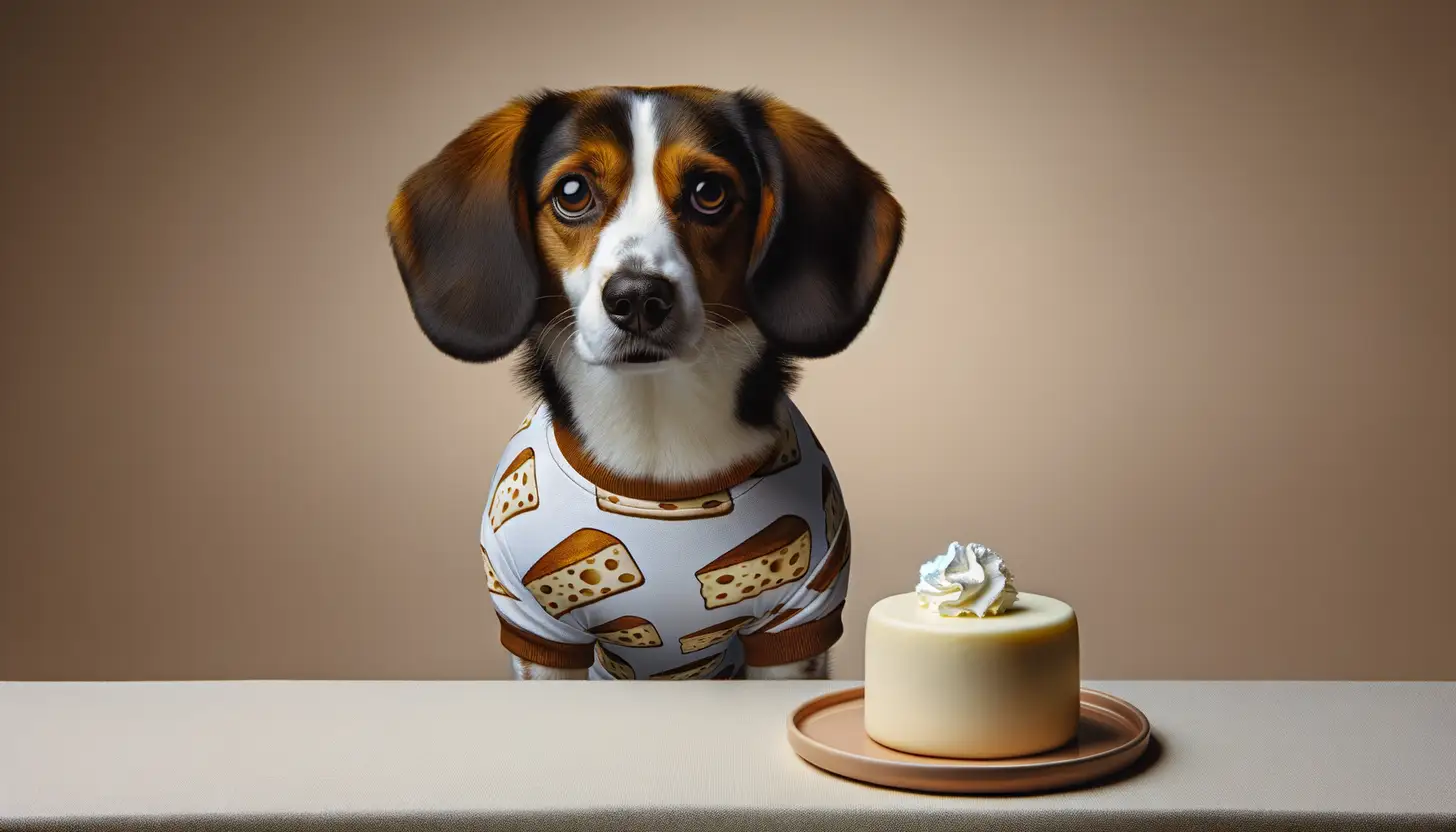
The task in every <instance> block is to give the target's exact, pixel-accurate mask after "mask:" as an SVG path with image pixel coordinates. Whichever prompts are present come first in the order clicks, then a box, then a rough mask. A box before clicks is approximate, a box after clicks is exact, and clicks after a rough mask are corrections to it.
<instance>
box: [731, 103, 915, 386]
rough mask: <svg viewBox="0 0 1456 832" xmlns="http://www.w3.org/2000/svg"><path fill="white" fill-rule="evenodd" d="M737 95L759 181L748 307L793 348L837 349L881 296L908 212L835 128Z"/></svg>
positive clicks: (773, 337) (813, 354)
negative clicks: (847, 145) (838, 134)
mask: <svg viewBox="0 0 1456 832" xmlns="http://www.w3.org/2000/svg"><path fill="white" fill-rule="evenodd" d="M737 98H738V102H739V106H740V107H741V108H742V113H743V117H744V122H745V126H746V127H747V129H748V132H749V138H750V143H751V144H752V147H753V151H754V155H755V156H756V157H757V160H758V166H759V174H760V178H761V179H762V182H763V189H762V190H763V193H762V194H761V195H759V199H758V200H757V202H758V204H759V207H758V211H759V216H758V226H757V228H756V231H755V234H754V250H753V256H752V259H751V261H750V266H749V272H748V278H747V296H748V312H749V315H750V316H751V317H752V318H753V320H754V323H756V324H757V325H758V328H759V330H760V331H761V332H762V333H763V335H764V337H765V338H767V339H768V341H769V342H770V343H771V344H774V345H775V346H777V347H778V348H779V349H781V350H783V351H785V352H787V353H790V354H793V355H798V356H803V357H806V358H818V357H823V356H828V355H833V354H834V353H837V352H839V351H840V350H842V349H844V348H845V347H847V346H849V344H850V342H851V341H853V340H854V339H855V337H856V336H857V335H859V333H860V330H862V329H864V326H865V324H866V323H867V322H868V321H869V317H870V313H871V312H873V311H874V308H875V304H876V302H878V301H879V298H880V291H881V290H882V289H883V288H884V285H885V279H886V278H887V277H889V274H890V267H891V266H892V265H893V264H894V261H895V255H896V253H897V252H898V251H899V248H900V238H901V235H902V234H903V229H904V222H905V219H904V212H903V211H902V210H901V209H900V205H899V203H898V202H896V201H895V198H894V197H893V196H891V195H890V191H889V189H888V188H887V187H886V186H885V183H884V180H883V179H881V178H880V176H879V174H877V173H876V172H875V171H873V170H871V169H870V168H869V167H868V166H867V165H865V164H864V163H863V162H861V161H860V160H859V159H858V158H857V157H856V156H855V155H854V154H853V153H852V152H850V150H849V148H847V147H845V145H844V142H842V141H841V140H840V139H839V137H838V136H836V135H834V133H833V132H831V131H830V130H829V128H827V127H825V126H824V125H823V124H821V123H820V122H818V121H817V120H815V119H813V118H811V117H809V116H807V115H805V114H803V113H801V112H799V111H798V110H795V109H794V108H792V107H789V106H788V105H786V104H784V103H782V102H780V101H778V100H777V99H774V98H772V97H771V96H767V95H764V94H762V93H758V92H753V91H745V92H741V93H738V94H737ZM751 201H752V200H751Z"/></svg>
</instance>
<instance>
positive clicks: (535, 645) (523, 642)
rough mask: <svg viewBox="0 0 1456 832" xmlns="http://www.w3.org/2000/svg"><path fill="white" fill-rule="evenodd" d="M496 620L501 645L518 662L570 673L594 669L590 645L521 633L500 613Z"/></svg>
mask: <svg viewBox="0 0 1456 832" xmlns="http://www.w3.org/2000/svg"><path fill="white" fill-rule="evenodd" d="M495 617H496V618H498V619H500V642H501V646H502V647H504V648H506V651H507V652H509V653H510V654H511V655H513V656H515V657H517V658H519V659H522V660H524V661H528V662H531V663H532V664H539V665H541V666H542V667H559V668H565V669H568V670H580V669H582V668H586V667H591V666H592V664H593V663H595V662H596V656H594V655H593V654H592V645H591V644H567V643H565V642H560V641H551V640H549V639H545V638H542V637H541V636H538V635H536V634H535V633H530V632H527V631H525V630H522V629H521V628H520V627H517V626H516V625H514V624H512V623H511V622H509V621H507V620H506V619H505V617H504V616H502V615H501V614H500V613H496V614H495Z"/></svg>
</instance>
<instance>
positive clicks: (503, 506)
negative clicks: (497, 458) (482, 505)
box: [490, 448, 541, 531]
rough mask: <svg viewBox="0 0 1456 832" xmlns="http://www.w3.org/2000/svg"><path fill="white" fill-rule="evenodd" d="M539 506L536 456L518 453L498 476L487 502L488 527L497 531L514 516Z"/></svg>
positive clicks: (527, 452) (527, 450)
mask: <svg viewBox="0 0 1456 832" xmlns="http://www.w3.org/2000/svg"><path fill="white" fill-rule="evenodd" d="M540 505H541V492H540V490H539V489H538V488H537V484H536V453H535V452H534V451H532V450H531V449H530V448H527V449H525V450H524V451H521V452H520V453H519V454H517V455H516V458H515V459H513V460H511V464H510V465H508V466H506V470H505V472H504V473H502V474H501V478H500V482H499V483H498V484H497V485H496V487H495V496H493V497H492V498H491V501H490V527H491V528H492V529H494V530H496V531H500V527H501V526H504V525H505V524H506V522H507V521H509V520H510V519H511V518H513V517H517V516H519V515H522V514H525V513H526V512H528V511H535V510H536V508H537V507H539V506H540Z"/></svg>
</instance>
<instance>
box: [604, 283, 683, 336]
mask: <svg viewBox="0 0 1456 832" xmlns="http://www.w3.org/2000/svg"><path fill="white" fill-rule="evenodd" d="M675 294H676V293H675V292H674V291H673V288H672V284H671V283H669V282H668V280H667V278H664V277H659V276H657V275H655V274H645V273H643V272H636V271H626V272H618V273H617V274H614V275H612V276H611V277H610V278H609V279H608V280H607V285H605V286H603V287H602V305H603V306H605V307H606V308H607V317H609V318H611V319H612V323H615V324H616V325H617V326H619V327H621V328H622V329H624V330H626V331H628V332H630V333H632V334H634V335H646V334H648V333H650V332H653V331H655V330H657V329H659V328H661V327H662V325H663V324H664V323H666V322H667V316H668V315H670V314H671V313H672V303H673V300H674V295H675Z"/></svg>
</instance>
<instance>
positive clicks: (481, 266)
mask: <svg viewBox="0 0 1456 832" xmlns="http://www.w3.org/2000/svg"><path fill="white" fill-rule="evenodd" d="M902 227H903V214H902V212H901V209H900V206H899V204H898V203H897V202H896V201H895V199H894V198H893V197H892V196H891V195H890V193H889V191H888V189H887V188H886V187H885V185H884V182H883V181H882V180H881V178H880V177H879V175H878V174H876V173H875V172H874V171H873V170H871V169H870V168H869V167H867V166H866V165H865V164H864V163H863V162H861V161H860V160H859V159H858V158H857V157H855V156H854V154H853V153H851V152H850V151H849V149H848V148H846V147H845V146H844V144H843V142H841V141H840V139H839V138H838V137H837V136H835V135H834V134H833V133H832V132H831V131H830V130H829V129H828V128H826V127H825V126H824V125H823V124H821V123H820V122H818V121H816V120H814V119H813V118H811V117H809V116H807V115H805V114H803V113H801V112H799V111H798V110H795V109H793V108H791V107H789V106H787V105H786V104H784V103H782V102H780V101H778V100H776V99H774V98H772V97H770V96H767V95H764V94H760V93H756V92H721V91H717V90H711V89H706V88H702V87H657V88H641V87H607V88H596V89H591V90H585V91H577V92H555V91H550V92H543V93H538V94H535V95H532V96H528V97H522V98H518V99H516V100H514V101H512V102H510V103H509V104H507V105H506V106H505V107H503V108H501V109H500V110H498V111H496V112H495V113H493V114H491V115H489V116H486V117H485V118H482V119H481V120H479V121H478V122H476V123H475V124H473V125H471V126H470V127H469V128H468V129H467V130H466V131H465V132H464V133H462V134H461V135H460V136H458V137H457V138H456V139H455V140H453V141H452V142H450V143H449V144H448V145H447V146H446V147H445V148H444V149H443V150H442V151H441V152H440V153H439V154H438V155H437V156H436V157H435V158H434V159H433V160H431V161H430V162H428V163H427V164H425V165H424V166H423V167H422V168H420V169H419V170H418V171H416V172H415V173H414V174H413V175H412V176H410V177H409V179H408V180H406V182H405V183H404V186H403V187H402V189H401V191H400V193H399V195H398V196H397V197H396V199H395V201H394V203H393V205H392V206H391V209H390V215H389V237H390V242H391V245H392V248H393V251H394V256H395V260H396V262H397V264H398V266H399V271H400V274H401V276H402V277H403V280H404V285H405V289H406V292H407V294H408V297H409V300H410V303H411V305H412V307H413V310H414V313H415V317H416V320H417V321H418V322H419V324H420V327H421V328H422V329H423V330H424V332H425V334H426V335H427V336H428V337H429V339H430V341H431V342H432V343H433V344H434V345H435V346H436V347H438V348H439V349H440V350H441V351H443V352H445V353H446V354H448V355H451V356H454V357H455V358H458V359H461V360H465V361H477V362H485V361H495V360H497V359H500V358H503V357H505V356H506V355H508V354H510V353H511V352H513V351H516V350H517V349H518V348H521V349H520V355H521V364H520V377H521V379H522V380H523V382H524V383H525V384H527V385H528V386H529V387H530V389H531V390H532V391H533V392H535V393H536V394H538V395H539V396H541V397H543V398H544V399H545V400H546V402H547V404H548V405H549V407H550V409H551V412H552V415H553V418H555V419H557V420H559V421H560V422H561V423H562V424H563V425H564V426H566V427H567V428H568V429H569V430H570V431H571V432H572V433H573V434H575V435H576V436H577V437H579V439H580V441H581V443H582V445H583V447H584V448H585V450H586V451H587V452H588V453H589V454H590V455H591V457H592V458H593V460H594V461H595V462H596V463H598V464H600V465H602V466H604V467H605V468H606V469H609V470H610V471H611V472H612V473H614V474H615V475H618V476H622V477H629V478H633V479H639V480H650V481H653V482H659V483H674V482H688V481H700V480H702V479H704V478H709V477H712V476H713V475H715V474H717V473H720V472H724V471H727V470H729V469H732V468H733V467H734V466H735V465H739V464H742V463H743V462H744V461H745V460H749V459H752V458H757V457H760V456H761V455H762V454H763V453H764V452H765V451H766V450H767V449H768V448H769V447H770V446H771V445H772V444H773V442H774V430H773V426H774V420H775V418H776V414H777V407H778V403H779V402H780V401H781V400H782V397H783V396H784V394H785V393H786V392H787V391H788V390H789V389H790V388H791V386H792V384H793V382H794V380H795V377H796V361H797V360H798V359H802V358H817V357H823V356H828V355H832V354H834V353H837V352H839V351H840V350H843V349H844V348H845V347H847V346H848V345H849V344H850V343H851V342H852V341H853V340H854V338H855V337H856V336H857V335H858V334H859V332H860V331H861V329H863V327H864V325H865V323H866V322H867V321H868V319H869V316H870V313H871V312H872V311H873V309H874V307H875V304H876V302H877V301H878V299H879V296H880V292H881V290H882V288H883V286H884V283H885V280H886V278H887V277H888V275H889V271H890V267H891V265H892V264H893V262H894V259H895V255H896V253H897V251H898V249H899V245H900V238H901V233H902ZM613 278H618V279H617V280H616V281H614V282H613V284H612V286H608V281H611V280H613ZM629 278H630V279H629ZM624 287H626V288H624ZM644 287H649V288H644ZM654 293H656V294H654ZM624 298H626V299H624ZM644 298H645V300H644ZM654 304H655V305H654ZM624 310H626V311H624ZM640 310H648V311H640ZM649 312H650V313H651V314H650V315H649ZM624 322H625V323H624ZM704 437H712V441H704ZM810 661H811V662H813V661H815V660H810ZM818 664H819V665H822V664H823V662H822V661H820V662H818ZM518 672H519V671H518Z"/></svg>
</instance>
